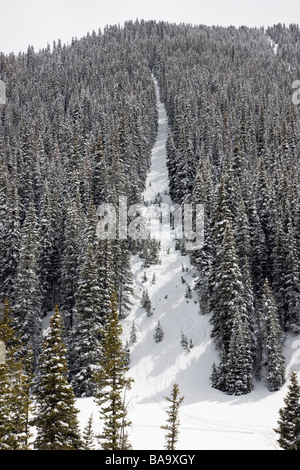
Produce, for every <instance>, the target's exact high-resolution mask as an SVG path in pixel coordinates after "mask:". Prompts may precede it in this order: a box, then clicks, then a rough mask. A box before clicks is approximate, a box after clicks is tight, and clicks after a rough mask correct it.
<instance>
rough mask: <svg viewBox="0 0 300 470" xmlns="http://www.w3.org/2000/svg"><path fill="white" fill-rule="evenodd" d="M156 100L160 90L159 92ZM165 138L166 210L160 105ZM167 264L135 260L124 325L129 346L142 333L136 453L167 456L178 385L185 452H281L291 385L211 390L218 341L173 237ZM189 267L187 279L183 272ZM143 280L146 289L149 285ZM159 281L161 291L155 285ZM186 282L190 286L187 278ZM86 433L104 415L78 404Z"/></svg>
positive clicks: (133, 349) (158, 147)
mask: <svg viewBox="0 0 300 470" xmlns="http://www.w3.org/2000/svg"><path fill="white" fill-rule="evenodd" d="M156 91H157V96H159V90H158V88H156ZM158 112H159V115H158V122H159V128H158V135H157V140H156V143H155V146H154V148H153V151H152V159H151V167H150V172H149V174H148V176H147V183H146V190H145V192H144V200H145V203H147V202H148V203H151V201H154V200H155V197H156V196H157V194H158V193H159V194H161V195H162V202H164V203H166V204H170V202H171V201H170V198H169V196H168V175H167V169H166V148H165V144H166V140H167V132H168V126H167V117H166V112H165V108H164V105H163V104H162V103H161V101H160V100H159V98H158ZM161 242H162V244H161V251H160V258H161V264H159V265H153V266H151V267H149V268H146V269H145V268H144V267H143V261H142V260H141V259H140V258H139V257H138V256H134V257H132V260H131V263H132V271H133V274H134V285H135V289H134V305H133V307H132V311H131V313H130V315H129V316H128V317H127V318H126V319H125V320H124V321H123V322H122V326H123V331H124V342H126V341H127V340H129V337H130V330H131V326H132V321H134V322H135V325H136V327H137V342H136V343H135V344H130V356H131V361H130V373H129V375H130V377H133V378H134V380H135V382H134V384H133V386H132V389H131V390H130V391H128V392H127V396H126V398H127V403H128V410H129V418H130V419H131V421H132V426H131V428H130V431H129V434H130V441H131V443H132V446H133V449H135V450H139V449H141V450H143V449H145V450H147V449H149V450H151V449H152V450H153V449H157V450H159V449H163V448H164V431H163V430H161V429H160V426H161V425H162V424H164V422H165V419H166V415H165V410H166V407H167V404H166V401H165V399H164V397H165V396H168V395H169V394H170V391H171V388H172V385H173V384H174V383H177V384H178V385H179V388H180V392H181V394H182V395H184V397H185V399H184V402H183V404H182V406H181V408H180V421H181V426H180V437H179V443H178V446H177V448H178V449H179V450H180V449H182V450H275V449H278V444H277V441H276V440H277V434H276V433H275V432H274V431H273V428H274V427H276V426H277V419H278V410H279V408H280V407H282V406H283V405H284V403H283V398H284V396H285V395H286V391H287V385H285V386H283V387H282V389H281V390H280V391H277V392H273V393H270V392H269V391H268V389H267V387H266V384H265V383H256V384H255V389H254V390H253V391H252V393H251V394H248V395H245V396H240V397H232V396H229V395H226V394H224V393H222V392H220V391H218V390H214V389H212V387H211V384H210V380H209V377H210V374H211V370H212V364H213V362H218V353H217V351H216V348H215V345H214V343H213V340H212V339H211V326H210V323H209V320H210V316H209V315H203V314H201V311H200V308H199V303H198V296H197V293H195V292H193V294H192V298H191V299H189V300H188V301H187V299H186V298H185V293H186V285H187V284H188V285H189V286H191V288H192V289H193V286H194V281H195V275H194V268H193V266H192V265H191V263H190V259H189V256H182V255H181V254H180V251H178V250H176V249H175V241H174V238H173V236H172V234H171V236H170V237H166V239H165V240H164V239H162V240H161ZM182 267H184V269H185V271H184V272H183V271H182ZM144 272H146V276H147V279H148V280H147V281H146V282H143V276H144ZM154 273H155V277H156V283H155V284H153V283H152V278H153V274H154ZM182 277H183V278H184V280H185V282H186V283H185V284H183V283H182V280H181V278H182ZM145 288H147V289H148V291H149V294H150V298H151V304H152V310H153V315H152V316H151V317H149V318H148V317H147V316H146V312H145V309H144V308H142V307H141V306H140V303H141V299H142V292H143V289H145ZM158 320H159V321H160V322H161V325H162V328H163V331H164V339H163V340H162V342H160V343H155V341H154V339H153V334H154V329H155V326H156V324H157V321H158ZM181 332H183V333H184V334H185V335H186V336H187V338H188V340H190V339H192V341H193V345H194V347H193V348H192V349H191V350H190V352H186V351H185V350H184V349H183V348H182V346H181V345H180V339H181ZM299 346H300V340H299V339H297V336H295V335H287V338H286V342H285V349H284V353H285V357H286V376H287V377H288V375H289V373H290V371H291V370H296V371H297V372H298V374H299V378H300V353H299ZM77 406H78V408H79V409H80V411H81V413H80V418H81V424H82V427H84V426H85V425H86V424H87V420H88V418H89V416H90V414H91V413H93V416H94V429H95V432H99V431H100V430H101V424H100V423H99V420H98V414H99V410H98V409H97V407H96V406H95V404H94V402H93V399H92V398H81V399H78V401H77Z"/></svg>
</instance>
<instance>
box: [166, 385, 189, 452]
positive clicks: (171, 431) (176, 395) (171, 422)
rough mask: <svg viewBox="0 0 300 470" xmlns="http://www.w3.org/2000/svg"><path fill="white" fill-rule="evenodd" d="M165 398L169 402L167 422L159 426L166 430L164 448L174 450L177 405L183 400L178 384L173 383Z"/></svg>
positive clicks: (177, 419) (177, 423)
mask: <svg viewBox="0 0 300 470" xmlns="http://www.w3.org/2000/svg"><path fill="white" fill-rule="evenodd" d="M165 399H166V400H167V401H168V402H170V407H169V409H168V410H167V411H166V413H167V424H165V425H164V426H161V428H162V429H164V430H166V431H167V434H166V437H165V438H166V444H165V448H166V449H167V450H175V448H176V444H177V442H178V437H179V426H180V420H179V416H178V414H179V407H180V405H181V403H182V402H183V400H184V397H183V396H180V391H179V386H178V384H174V385H173V388H172V392H171V395H170V396H169V397H165Z"/></svg>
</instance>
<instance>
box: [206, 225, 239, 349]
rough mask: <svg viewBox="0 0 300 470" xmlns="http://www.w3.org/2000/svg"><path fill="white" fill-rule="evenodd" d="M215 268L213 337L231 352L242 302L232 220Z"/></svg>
mask: <svg viewBox="0 0 300 470" xmlns="http://www.w3.org/2000/svg"><path fill="white" fill-rule="evenodd" d="M214 272H215V274H214V279H215V283H214V287H213V292H212V296H211V300H210V308H211V310H212V312H213V315H212V318H211V323H212V325H213V329H212V337H213V338H215V341H216V344H217V345H222V347H224V348H225V350H226V351H227V352H228V349H229V344H230V337H231V331H232V324H233V319H234V315H235V311H236V309H237V308H238V309H240V308H241V306H242V305H243V283H242V274H241V270H240V267H239V260H238V257H237V253H236V247H235V240H234V236H233V230H232V225H231V223H228V224H227V226H226V229H225V233H224V238H223V241H222V244H221V247H220V250H219V253H218V254H217V257H216V262H215V266H214Z"/></svg>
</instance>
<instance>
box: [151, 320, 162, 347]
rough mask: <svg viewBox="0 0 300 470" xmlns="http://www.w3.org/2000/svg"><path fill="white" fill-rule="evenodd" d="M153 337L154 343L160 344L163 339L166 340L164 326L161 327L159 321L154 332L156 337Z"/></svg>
mask: <svg viewBox="0 0 300 470" xmlns="http://www.w3.org/2000/svg"><path fill="white" fill-rule="evenodd" d="M153 337H154V341H155V342H156V343H160V342H161V341H162V340H163V338H164V331H163V329H162V326H161V324H160V321H159V320H158V322H157V325H156V327H155V331H154V336H153Z"/></svg>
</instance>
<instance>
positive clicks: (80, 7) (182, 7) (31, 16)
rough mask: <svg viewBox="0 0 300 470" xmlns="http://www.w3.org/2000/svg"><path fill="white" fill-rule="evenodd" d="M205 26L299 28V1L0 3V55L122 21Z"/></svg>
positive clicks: (66, 40) (10, 0)
mask: <svg viewBox="0 0 300 470" xmlns="http://www.w3.org/2000/svg"><path fill="white" fill-rule="evenodd" d="M136 18H138V19H145V20H150V19H155V20H158V21H159V20H164V21H169V22H175V23H192V24H206V25H212V24H214V25H222V26H228V25H235V26H240V25H246V26H266V25H272V24H274V23H279V22H280V23H286V24H289V23H299V22H300V1H299V0H250V1H249V0H146V1H145V0H80V1H79V0H0V51H2V52H5V53H9V52H11V51H13V52H15V53H18V52H19V51H26V49H27V47H28V45H29V44H30V45H33V46H34V48H35V49H36V50H38V49H40V48H43V47H46V46H47V43H49V44H50V45H52V42H53V40H57V39H61V40H62V42H63V43H69V42H70V41H71V39H72V37H77V38H80V37H82V36H84V35H85V34H86V33H87V32H88V31H89V32H92V31H93V29H94V30H95V31H98V29H99V28H101V29H103V28H104V27H105V26H106V25H108V24H117V23H120V24H121V25H122V24H123V23H124V21H126V20H135V19H136Z"/></svg>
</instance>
